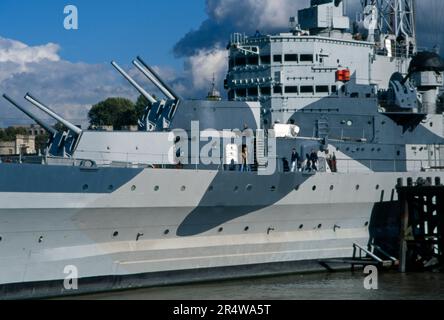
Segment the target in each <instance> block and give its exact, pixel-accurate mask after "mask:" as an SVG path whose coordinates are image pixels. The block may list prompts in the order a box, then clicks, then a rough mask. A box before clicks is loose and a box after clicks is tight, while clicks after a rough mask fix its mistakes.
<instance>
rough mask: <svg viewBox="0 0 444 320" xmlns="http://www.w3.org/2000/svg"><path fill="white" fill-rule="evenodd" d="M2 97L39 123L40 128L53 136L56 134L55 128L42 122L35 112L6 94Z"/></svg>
mask: <svg viewBox="0 0 444 320" xmlns="http://www.w3.org/2000/svg"><path fill="white" fill-rule="evenodd" d="M3 98H5V99H6V100H8V101H9V102H10V103H11V104H12V105H13V106H15V107H16V108H17V109H19V110H20V111H21V112H23V113H24V114H26V115H27V116H28V117H30V118H31V119H32V120H34V121H35V122H37V124H38V125H40V126H41V127H42V128H44V129H45V130H46V131H48V132H49V133H50V134H51V135H52V136H55V135H56V134H57V130H56V129H54V128H53V127H51V126H50V125H49V124H47V123H46V122H44V121H43V120H40V119H39V118H38V117H37V116H36V115H35V114H33V113H32V112H30V111H28V110H26V109H25V108H23V107H22V106H21V105H19V104H18V103H17V102H15V101H14V100H13V99H12V98H11V97H9V96H7V95H6V94H4V95H3Z"/></svg>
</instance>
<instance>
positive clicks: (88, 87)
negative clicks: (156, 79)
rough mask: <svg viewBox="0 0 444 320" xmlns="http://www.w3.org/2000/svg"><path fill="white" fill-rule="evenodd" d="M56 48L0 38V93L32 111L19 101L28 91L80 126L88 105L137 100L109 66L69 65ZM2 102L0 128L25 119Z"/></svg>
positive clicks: (85, 121)
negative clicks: (107, 100)
mask: <svg viewBox="0 0 444 320" xmlns="http://www.w3.org/2000/svg"><path fill="white" fill-rule="evenodd" d="M59 49H60V48H59V46H58V45H56V44H52V43H48V44H44V45H40V46H28V45H26V44H24V43H22V42H19V41H16V40H11V39H5V38H1V37H0V92H1V93H3V92H4V93H7V94H8V95H10V96H12V97H13V98H15V99H16V100H18V101H19V102H21V103H22V104H23V105H25V106H28V107H29V109H30V110H33V111H35V108H33V107H32V106H31V105H29V104H28V103H27V102H25V101H24V100H23V99H22V97H23V96H24V95H25V94H26V92H31V93H32V94H34V95H35V96H36V97H37V98H39V99H41V100H42V102H44V103H45V104H47V105H49V106H50V107H52V108H54V110H55V111H56V112H58V113H60V114H61V115H62V116H64V117H66V118H67V119H69V120H71V121H73V122H76V123H81V124H83V125H86V124H87V115H88V109H89V108H90V107H91V105H93V104H95V103H97V102H99V101H101V100H103V99H105V98H107V97H114V96H123V97H128V98H131V99H135V98H136V97H137V92H136V91H134V90H133V89H132V88H131V87H130V86H129V85H128V84H127V83H126V82H125V81H124V80H123V79H122V78H121V77H120V76H119V75H118V74H117V72H115V71H114V70H113V69H112V67H111V66H108V65H105V64H87V63H72V62H69V61H66V60H63V59H62V58H61V57H60V56H59V54H58V51H59ZM1 100H2V101H0V104H1V108H0V126H5V125H10V124H14V123H16V122H21V121H22V119H24V116H23V115H22V114H20V113H18V112H17V111H16V110H15V109H14V107H13V106H10V105H9V103H7V102H6V101H4V100H3V99H1ZM36 113H39V112H36ZM40 114H41V113H40ZM41 117H42V118H45V119H47V118H48V117H47V116H46V115H41Z"/></svg>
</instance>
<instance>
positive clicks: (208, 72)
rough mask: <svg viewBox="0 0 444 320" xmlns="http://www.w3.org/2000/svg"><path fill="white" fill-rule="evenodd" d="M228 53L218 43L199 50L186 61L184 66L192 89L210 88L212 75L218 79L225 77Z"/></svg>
mask: <svg viewBox="0 0 444 320" xmlns="http://www.w3.org/2000/svg"><path fill="white" fill-rule="evenodd" d="M227 63H228V53H227V50H225V49H224V48H222V47H221V46H219V45H216V46H215V48H213V49H209V50H206V49H203V50H200V51H199V52H198V53H197V54H196V55H194V56H191V57H189V58H188V59H187V61H186V66H187V69H188V73H189V76H190V78H191V79H192V84H193V88H194V90H207V89H209V88H210V83H211V81H212V78H213V75H215V77H216V79H217V80H218V81H220V80H221V79H223V78H224V77H225V72H226V70H227Z"/></svg>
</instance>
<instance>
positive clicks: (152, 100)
mask: <svg viewBox="0 0 444 320" xmlns="http://www.w3.org/2000/svg"><path fill="white" fill-rule="evenodd" d="M111 64H112V66H113V67H114V68H116V70H117V71H119V72H120V74H121V75H122V76H123V77H124V78H125V79H126V80H128V82H129V83H130V84H131V85H132V86H133V87H134V88H136V90H137V91H139V92H140V94H141V95H143V96H144V97H145V98H147V99H148V101H149V102H150V103H151V104H155V103H157V100H156V99H154V98H153V97H152V96H151V95H150V94H149V93H148V92H146V91H145V89H143V88H142V87H141V86H140V85H139V84H138V83H137V82H136V81H135V80H134V79H133V78H131V77H130V76H129V75H128V74H127V73H126V72H125V71H124V70H123V69H122V68H121V67H120V66H119V65H118V64H117V63H116V62H115V61H112V62H111Z"/></svg>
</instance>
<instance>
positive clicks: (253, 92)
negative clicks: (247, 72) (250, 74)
mask: <svg viewBox="0 0 444 320" xmlns="http://www.w3.org/2000/svg"><path fill="white" fill-rule="evenodd" d="M258 94H259V92H258V89H257V87H253V88H248V95H249V96H250V97H251V96H257V95H258Z"/></svg>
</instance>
